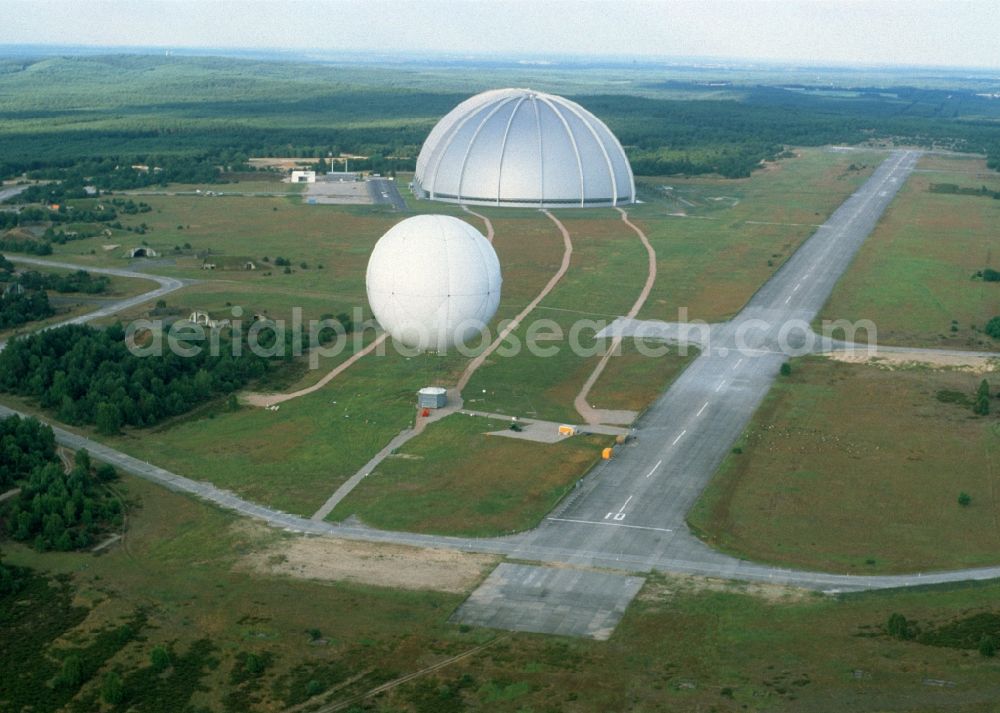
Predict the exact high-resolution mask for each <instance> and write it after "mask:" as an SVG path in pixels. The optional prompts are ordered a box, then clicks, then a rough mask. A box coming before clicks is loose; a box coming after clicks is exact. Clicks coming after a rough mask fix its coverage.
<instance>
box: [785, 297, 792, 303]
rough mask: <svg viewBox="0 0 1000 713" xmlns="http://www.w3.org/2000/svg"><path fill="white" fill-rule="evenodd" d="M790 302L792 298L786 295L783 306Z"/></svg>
mask: <svg viewBox="0 0 1000 713" xmlns="http://www.w3.org/2000/svg"><path fill="white" fill-rule="evenodd" d="M791 301H792V296H791V295H788V297H786V298H785V304H788V303H789V302H791Z"/></svg>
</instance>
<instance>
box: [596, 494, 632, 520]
mask: <svg viewBox="0 0 1000 713" xmlns="http://www.w3.org/2000/svg"><path fill="white" fill-rule="evenodd" d="M634 497H635V496H634V495H629V496H628V500H626V501H625V502H624V503H623V504H622V506H621V507H620V508H618V512H616V513H615V516H614V519H615V520H624V519H625V508H627V507H628V504H629V503H630V502H632V498H634ZM610 514H611V513H608V515H610ZM604 519H605V520H607V519H608V516H607V515H605V516H604Z"/></svg>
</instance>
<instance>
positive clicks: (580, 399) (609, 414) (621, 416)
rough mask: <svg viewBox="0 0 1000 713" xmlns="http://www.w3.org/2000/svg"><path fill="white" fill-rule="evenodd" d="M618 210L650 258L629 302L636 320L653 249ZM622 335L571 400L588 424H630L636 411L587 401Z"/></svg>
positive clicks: (648, 287) (651, 278)
mask: <svg viewBox="0 0 1000 713" xmlns="http://www.w3.org/2000/svg"><path fill="white" fill-rule="evenodd" d="M615 210H617V211H618V212H619V213H621V214H622V221H623V222H624V223H625V225H627V226H628V227H630V228H631V229H632V230H633V231H634V232H635V234H636V235H638V236H639V240H640V241H642V245H643V247H644V248H646V256H647V257H648V259H649V270H648V272H647V274H646V283H645V284H644V285H643V286H642V291H641V292H640V293H639V297H638V299H636V301H635V304H633V305H632V309H630V310H629V313H628V315H627V318H628V319H635V317H636V315H638V314H639V310H641V309H642V306H643V305H644V304H646V300H647V299H648V298H649V293H650V292H651V291H652V289H653V283H655V282H656V251H655V250H654V249H653V246H652V245H651V244H650V242H649V238H647V237H646V234H645V233H644V232H642V230H641V229H640V228H639V226H637V225H636V224H635V223H633V222H632V221H630V220H629V219H628V213H626V212H625V211H624V210H622V209H621V208H616V209H615ZM621 342H622V337H621V336H617V337H615V338H614V339H613V340H612V341H611V345H610V346H609V347H608V350H607V351H606V352H605V353H604V356H603V357H602V358H601V361H600V363H598V365H597V367H596V368H595V369H594V371H593V373H592V374H591V375H590V376H589V377H588V378H587V381H586V382H584V384H583V388H581V389H580V393H579V394H577V395H576V398H575V399H574V400H573V407H574V408H575V409H576V412H577V413H578V414H580V416H581V417H583V420H584V421H586V422H587V423H591V424H593V423H615V424H623V423H624V424H629V423H631V422H632V421H633V420H634V418H635V414H634V413H632V412H631V411H612V410H607V409H595V408H593V407H592V406H591V405H590V401H589V400H588V399H587V397H588V396H589V395H590V390H591V389H592V388H594V384H596V383H597V380H598V379H599V378H600V377H601V374H602V373H604V368H605V367H606V366H607V365H608V359H610V358H611V355H612V354H614V353H615V352H616V351H617V350H618V347H619V346H620V345H621Z"/></svg>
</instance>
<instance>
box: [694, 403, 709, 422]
mask: <svg viewBox="0 0 1000 713" xmlns="http://www.w3.org/2000/svg"><path fill="white" fill-rule="evenodd" d="M706 408H708V401H706V402H705V405H704V406H702V407H701V408H700V409H698V413H696V414H695V418H697V417H698V416H701V414H702V411H704V410H705V409H706Z"/></svg>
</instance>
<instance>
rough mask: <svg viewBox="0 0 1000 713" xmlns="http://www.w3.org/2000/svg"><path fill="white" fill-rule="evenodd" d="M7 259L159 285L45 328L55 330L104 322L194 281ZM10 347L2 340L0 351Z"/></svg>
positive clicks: (22, 258)
mask: <svg viewBox="0 0 1000 713" xmlns="http://www.w3.org/2000/svg"><path fill="white" fill-rule="evenodd" d="M7 259H8V260H10V261H11V262H15V263H19V264H25V265H34V266H37V267H54V268H59V269H63V270H86V271H87V272H93V273H96V274H99V275H115V276H117V277H132V278H137V279H140V280H149V281H150V282H155V283H157V284H158V285H159V287H157V288H156V289H155V290H150V291H149V292H143V293H142V294H141V295H135V296H134V297H128V298H126V299H123V300H117V301H115V302H108V303H107V304H105V305H104V306H102V307H100V308H98V309H96V310H94V311H93V312H88V313H87V314H82V315H79V316H77V317H73V318H71V319H67V320H63V321H62V322H57V323H55V324H51V325H49V326H47V327H45V328H44V329H55V328H56V327H61V326H63V325H66V324H85V323H86V322H91V321H93V320H95V319H100V318H101V317H109V316H111V315H113V314H116V313H118V312H121V311H122V310H126V309H129V308H130V307H135V306H136V305H141V304H143V303H144V302H149V301H150V300H155V299H158V298H160V297H162V296H164V295H167V294H170V293H171V292H174V291H175V290H179V289H180V288H182V287H184V285H187V284H191V282H190V281H185V280H178V279H175V278H173V277H162V276H160V275H150V274H148V273H144V272H135V271H133V270H121V269H118V268H113V267H91V266H89V265H74V264H72V263H68V262H58V261H56V260H41V259H38V258H30V257H14V256H11V255H8V256H7ZM6 346H7V340H6V339H2V340H0V351H3V349H4V347H6Z"/></svg>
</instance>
